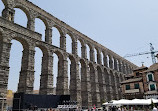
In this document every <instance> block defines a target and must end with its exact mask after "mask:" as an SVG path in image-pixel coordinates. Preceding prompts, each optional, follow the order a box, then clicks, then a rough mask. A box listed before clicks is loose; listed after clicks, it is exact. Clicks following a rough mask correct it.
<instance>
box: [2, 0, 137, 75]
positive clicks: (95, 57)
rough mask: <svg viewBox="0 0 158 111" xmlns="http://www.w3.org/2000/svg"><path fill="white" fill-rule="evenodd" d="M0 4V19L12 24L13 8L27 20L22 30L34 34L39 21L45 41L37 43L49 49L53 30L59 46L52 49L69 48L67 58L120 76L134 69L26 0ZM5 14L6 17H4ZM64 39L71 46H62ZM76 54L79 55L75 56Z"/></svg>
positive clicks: (115, 55)
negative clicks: (2, 6)
mask: <svg viewBox="0 0 158 111" xmlns="http://www.w3.org/2000/svg"><path fill="white" fill-rule="evenodd" d="M2 3H4V5H5V9H4V10H3V14H2V16H3V17H4V18H6V19H8V20H10V21H12V22H14V18H15V16H14V15H15V13H16V12H15V8H18V9H20V10H22V11H23V12H24V13H25V14H26V17H27V18H26V19H27V23H26V24H27V26H26V27H25V28H27V29H29V30H32V31H35V19H36V18H38V19H40V20H41V21H42V22H43V23H44V25H45V30H44V31H45V39H42V38H41V41H42V40H43V42H45V43H47V44H48V45H50V46H54V45H53V42H56V41H53V40H52V38H53V37H54V36H53V30H52V29H53V27H54V28H56V29H57V31H58V33H59V37H58V38H57V39H59V42H60V43H59V46H55V47H57V48H59V49H61V50H63V51H67V48H70V49H71V52H69V53H68V54H73V55H74V56H76V57H78V58H80V59H85V60H88V61H90V62H94V63H96V64H98V65H101V66H105V67H108V68H110V69H114V70H116V71H120V72H123V73H131V72H132V69H133V68H135V67H137V66H135V65H134V64H132V63H130V62H129V61H127V60H126V59H124V58H122V57H120V56H119V55H117V54H115V53H114V52H112V51H111V50H109V49H107V48H105V47H104V46H102V45H100V44H99V43H97V42H95V41H93V40H92V39H90V38H88V37H87V36H85V35H84V34H81V33H80V32H78V31H77V30H75V29H73V28H72V27H70V26H69V25H67V24H66V23H64V22H62V21H60V20H59V19H57V18H55V17H54V16H52V15H50V14H49V13H47V12H45V11H44V10H42V9H40V8H39V7H37V6H35V5H34V4H33V3H31V2H29V1H27V0H23V1H19V0H14V1H12V2H9V0H6V1H4V0H2ZM7 14H9V15H8V16H6V15H7ZM67 35H68V36H69V37H70V39H71V40H72V42H70V41H68V42H66V38H67V37H68V36H67ZM32 38H33V37H32ZM78 41H79V42H80V44H81V48H78V44H77V43H78ZM69 44H70V45H69ZM67 46H70V47H67ZM79 49H80V50H81V52H80V51H79ZM78 52H80V53H81V54H78ZM79 55H81V57H79Z"/></svg>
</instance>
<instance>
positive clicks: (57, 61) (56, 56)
mask: <svg viewBox="0 0 158 111" xmlns="http://www.w3.org/2000/svg"><path fill="white" fill-rule="evenodd" d="M62 60H63V55H62V54H61V53H60V52H59V51H55V52H54V53H53V71H52V72H53V89H54V92H53V93H54V94H57V84H59V83H58V80H57V78H58V76H60V74H61V72H62V67H61V66H62V65H63V64H62Z"/></svg>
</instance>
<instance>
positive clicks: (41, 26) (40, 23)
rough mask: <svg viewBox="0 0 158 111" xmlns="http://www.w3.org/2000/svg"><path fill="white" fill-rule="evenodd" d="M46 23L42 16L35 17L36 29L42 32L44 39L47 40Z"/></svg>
mask: <svg viewBox="0 0 158 111" xmlns="http://www.w3.org/2000/svg"><path fill="white" fill-rule="evenodd" d="M45 30H46V25H45V23H44V22H43V21H42V19H40V18H36V19H35V31H36V32H38V33H40V34H42V38H41V39H42V41H45Z"/></svg>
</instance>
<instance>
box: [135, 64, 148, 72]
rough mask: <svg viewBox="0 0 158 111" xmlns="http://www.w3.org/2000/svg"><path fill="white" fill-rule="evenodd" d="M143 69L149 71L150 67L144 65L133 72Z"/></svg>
mask: <svg viewBox="0 0 158 111" xmlns="http://www.w3.org/2000/svg"><path fill="white" fill-rule="evenodd" d="M141 69H148V67H146V66H144V65H142V66H141V67H138V68H136V69H134V70H133V71H138V70H141Z"/></svg>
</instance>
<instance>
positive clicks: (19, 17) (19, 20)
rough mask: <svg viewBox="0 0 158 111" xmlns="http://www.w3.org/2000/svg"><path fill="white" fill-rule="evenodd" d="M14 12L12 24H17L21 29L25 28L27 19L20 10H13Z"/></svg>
mask: <svg viewBox="0 0 158 111" xmlns="http://www.w3.org/2000/svg"><path fill="white" fill-rule="evenodd" d="M14 10H15V16H14V23H16V24H19V25H21V26H23V27H27V22H28V17H27V15H26V13H25V11H23V10H22V9H20V8H14Z"/></svg>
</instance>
